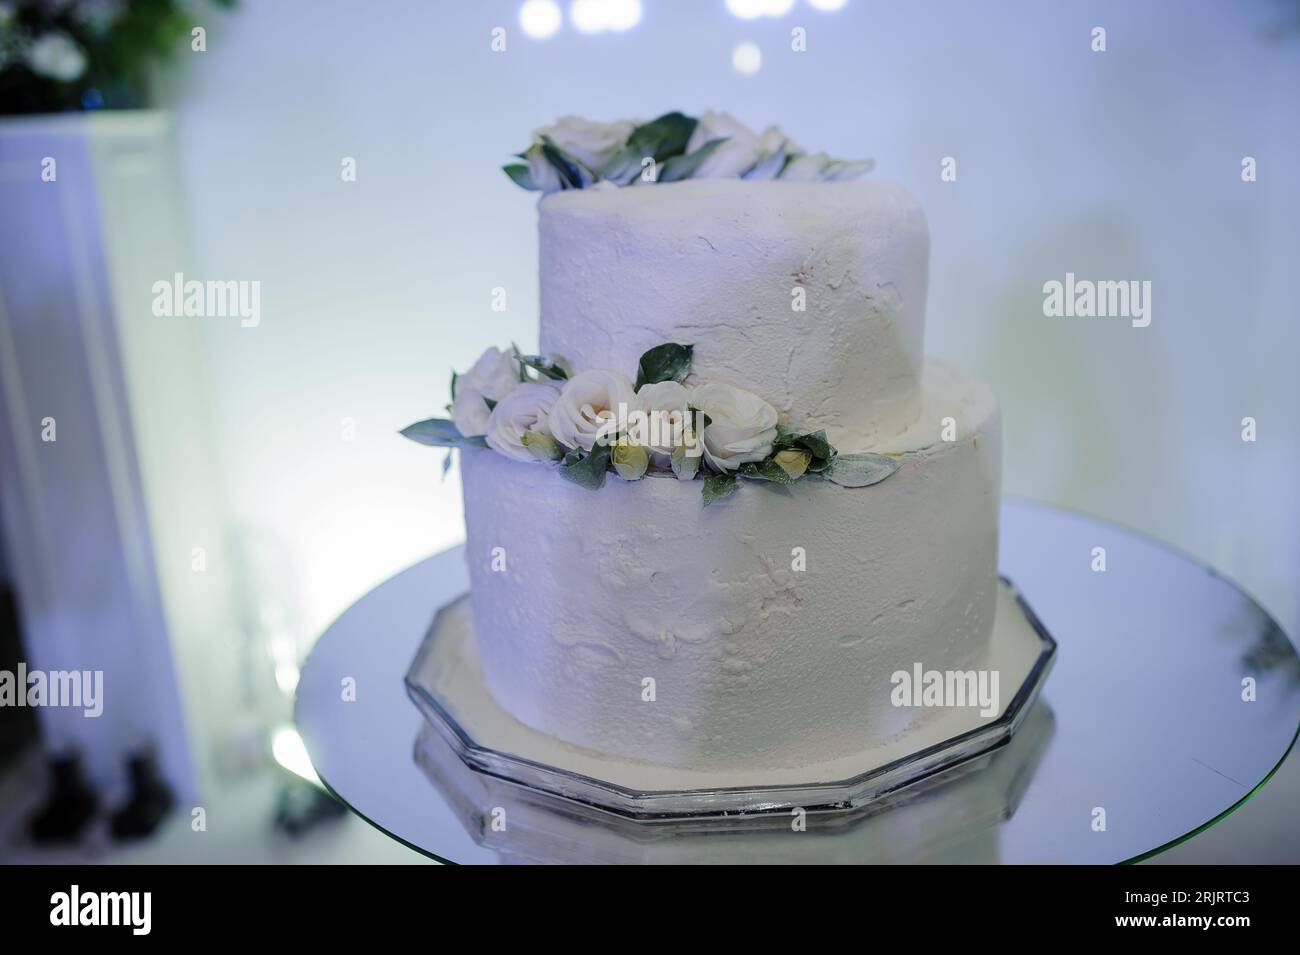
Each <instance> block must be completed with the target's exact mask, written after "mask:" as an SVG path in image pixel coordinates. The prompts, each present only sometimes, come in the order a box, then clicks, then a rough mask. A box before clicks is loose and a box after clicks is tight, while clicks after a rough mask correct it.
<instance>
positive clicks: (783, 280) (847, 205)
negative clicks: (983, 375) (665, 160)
mask: <svg viewBox="0 0 1300 955" xmlns="http://www.w3.org/2000/svg"><path fill="white" fill-rule="evenodd" d="M929 257H930V240H929V232H928V229H927V227H926V223H925V216H924V214H923V213H922V212H921V208H920V206H919V205H917V203H916V202H915V201H914V200H913V199H912V197H911V196H910V195H908V193H907V192H906V190H904V189H903V188H902V187H901V186H900V185H898V184H896V183H889V182H830V183H827V182H811V183H805V182H780V181H776V182H749V181H745V180H727V179H709V180H687V181H684V182H675V183H658V184H655V185H653V186H646V187H635V186H634V187H630V188H621V189H615V188H610V189H583V190H571V191H565V192H557V193H553V194H551V195H549V196H547V197H546V198H545V199H543V200H542V203H541V346H542V351H543V352H546V353H558V354H560V355H563V356H564V357H565V358H567V359H568V360H569V361H570V363H571V364H572V365H573V366H574V367H575V368H617V369H622V370H625V371H634V370H635V369H636V366H637V361H638V359H639V358H640V356H641V354H642V353H643V352H645V351H646V350H647V349H649V348H651V347H653V346H655V345H659V344H662V343H663V342H668V341H676V342H682V343H688V344H693V345H694V346H695V360H694V364H693V369H694V371H695V373H696V374H697V375H698V376H699V377H700V378H702V379H707V380H714V381H726V382H730V383H732V384H735V385H739V386H741V387H743V388H747V389H749V390H750V391H753V392H754V393H756V394H758V395H761V396H762V397H763V398H765V399H766V400H767V401H769V402H771V403H772V404H773V405H774V406H775V407H776V408H777V409H778V410H779V411H782V412H785V413H787V414H788V415H789V423H790V425H791V426H793V427H804V428H823V429H825V430H826V432H827V435H828V437H829V438H830V440H831V442H832V443H833V444H835V445H836V446H838V447H839V448H840V449H841V450H842V451H859V450H867V449H869V448H871V447H872V446H874V445H875V444H877V443H878V442H880V441H882V440H886V439H888V438H889V437H891V436H893V435H897V434H899V433H901V432H902V431H904V430H905V429H906V428H907V427H908V426H909V425H911V424H912V423H913V422H915V421H916V419H917V416H918V415H919V414H920V409H921V387H920V373H921V364H922V340H923V337H924V333H925V293H926V282H927V271H928V268H929Z"/></svg>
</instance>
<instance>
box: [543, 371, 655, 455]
mask: <svg viewBox="0 0 1300 955" xmlns="http://www.w3.org/2000/svg"><path fill="white" fill-rule="evenodd" d="M634 398H635V395H634V394H633V392H632V382H631V381H629V380H628V377H627V375H624V374H623V373H622V372H617V371H584V372H580V373H579V374H577V375H574V376H573V377H572V378H570V379H569V380H568V381H566V382H565V383H564V387H563V388H562V389H561V391H560V397H559V399H558V400H557V401H556V402H555V406H554V407H553V408H551V414H550V417H549V418H548V419H547V426H548V427H549V428H550V430H551V436H552V437H554V438H555V440H556V441H558V442H560V444H562V445H564V446H565V447H568V448H582V450H584V451H590V450H591V449H592V447H593V446H594V445H595V444H596V442H597V439H603V440H608V439H609V438H612V437H613V436H614V433H615V432H616V430H617V428H618V423H619V422H618V414H619V406H620V405H622V406H623V408H624V410H625V411H627V410H630V409H631V408H632V402H633V400H634Z"/></svg>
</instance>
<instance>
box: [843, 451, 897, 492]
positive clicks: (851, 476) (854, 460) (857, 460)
mask: <svg viewBox="0 0 1300 955" xmlns="http://www.w3.org/2000/svg"><path fill="white" fill-rule="evenodd" d="M899 467H901V465H900V463H899V462H898V460H897V459H895V458H891V457H888V456H886V455H883V454H870V453H866V454H841V455H839V456H838V457H837V458H836V459H835V463H834V464H832V465H831V467H830V468H829V469H828V470H827V471H826V472H825V475H826V477H828V478H830V480H832V481H834V482H835V483H836V484H839V485H842V486H843V487H868V486H869V485H872V484H879V483H880V482H881V481H883V480H885V478H887V477H889V476H890V475H891V474H893V473H894V472H895V471H897V470H898V469H899Z"/></svg>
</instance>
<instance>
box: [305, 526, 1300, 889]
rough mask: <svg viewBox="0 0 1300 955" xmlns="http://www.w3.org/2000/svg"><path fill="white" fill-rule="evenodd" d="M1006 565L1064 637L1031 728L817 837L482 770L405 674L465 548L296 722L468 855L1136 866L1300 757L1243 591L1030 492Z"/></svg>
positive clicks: (1286, 693)
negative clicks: (687, 821)
mask: <svg viewBox="0 0 1300 955" xmlns="http://www.w3.org/2000/svg"><path fill="white" fill-rule="evenodd" d="M1097 547H1104V548H1105V568H1106V569H1105V570H1094V566H1096V562H1095V560H1094V548H1097ZM1000 564H1001V568H1000V569H1001V572H1002V573H1003V574H1004V575H1006V576H1007V577H1008V578H1010V579H1011V580H1012V581H1014V583H1015V585H1016V587H1017V588H1018V589H1019V591H1020V592H1021V593H1023V594H1024V595H1025V597H1026V599H1027V600H1028V602H1029V603H1030V604H1031V605H1032V607H1033V609H1034V610H1035V611H1036V612H1037V615H1038V617H1039V618H1040V619H1041V621H1042V623H1043V625H1044V626H1045V628H1046V630H1047V631H1048V632H1050V634H1051V635H1052V637H1054V638H1055V640H1056V642H1057V644H1058V647H1057V651H1056V654H1055V656H1056V659H1055V661H1054V668H1053V669H1052V671H1051V673H1050V675H1049V676H1048V677H1047V679H1046V683H1045V685H1044V687H1043V689H1042V691H1041V694H1040V696H1039V698H1038V700H1037V701H1036V702H1035V703H1034V704H1033V705H1032V707H1031V708H1029V710H1028V712H1027V714H1026V715H1025V716H1024V718H1023V721H1022V722H1021V724H1020V726H1019V729H1018V731H1017V732H1016V734H1015V735H1014V736H1013V737H1011V738H1010V740H1009V741H1008V742H1006V744H1005V745H1003V746H1000V747H999V748H997V749H996V750H993V751H991V752H989V753H987V754H984V755H982V756H980V757H979V758H977V759H973V760H971V761H969V762H967V763H963V764H961V765H960V766H958V767H956V768H954V769H952V770H949V771H947V772H945V773H942V774H940V775H936V776H932V777H929V778H927V779H924V780H922V781H919V782H918V783H917V784H915V785H912V786H908V787H907V788H905V789H902V790H900V791H899V792H896V793H894V794H892V795H891V796H889V798H887V799H882V800H879V801H877V802H875V803H872V804H871V805H870V806H868V807H865V808H864V809H863V810H862V811H860V812H854V813H842V814H831V815H827V816H824V817H820V816H819V817H809V818H808V819H807V821H806V823H805V826H804V827H802V828H801V827H798V826H793V825H792V824H791V819H790V818H789V817H788V816H784V815H782V816H770V817H767V818H765V819H761V820H754V819H746V820H745V823H744V824H732V823H730V822H728V821H727V820H721V821H715V822H714V823H713V824H711V825H692V826H676V825H646V824H644V823H641V822H636V821H630V820H627V819H622V818H618V817H617V816H612V815H609V814H607V813H602V812H593V811H590V808H589V807H582V806H577V805H575V804H573V803H572V802H569V801H566V800H564V799H561V798H558V797H555V796H551V795H548V794H545V793H539V792H536V791H534V790H531V789H529V788H525V787H520V786H519V785H517V784H515V783H514V782H512V781H510V780H508V779H502V778H499V777H496V776H494V775H492V774H490V773H484V772H480V771H478V770H476V769H471V768H470V767H468V766H467V765H466V764H465V763H464V762H463V761H462V759H461V757H460V755H458V753H457V751H456V750H455V749H453V747H452V746H450V745H449V744H448V742H447V741H446V739H445V738H444V736H443V735H442V734H440V733H438V732H435V731H434V729H433V727H432V726H431V725H430V724H429V723H427V722H426V721H425V720H424V718H423V717H422V716H421V713H420V711H419V710H418V709H417V708H416V706H415V705H414V704H413V703H412V702H411V700H410V699H408V697H407V694H406V690H405V688H404V686H403V677H404V675H405V674H406V672H407V668H408V667H409V666H410V664H411V661H412V658H413V657H414V656H415V655H416V652H417V650H418V649H419V647H420V645H421V643H422V641H423V640H424V638H425V635H426V633H427V632H428V630H429V627H430V623H431V621H432V619H433V617H434V614H435V613H436V612H437V611H438V610H439V609H440V608H441V607H443V606H445V605H447V604H449V603H450V602H452V601H453V600H454V599H455V598H457V597H458V596H459V595H461V594H463V593H464V592H465V590H466V589H467V587H468V575H467V573H466V570H465V567H464V561H463V558H462V555H461V551H460V548H454V549H452V550H449V551H445V552H443V553H441V554H438V555H436V556H434V557H431V558H429V559H427V560H425V561H422V562H420V563H418V564H416V565H415V566H413V567H411V568H409V569H407V570H405V571H403V572H402V573H400V574H397V575H396V576H394V577H392V578H390V579H389V580H387V581H385V582H384V583H383V584H381V585H379V586H378V587H376V588H375V589H374V590H372V591H371V592H370V593H368V594H367V595H365V596H364V597H363V598H361V600H359V601H358V602H357V603H356V604H354V605H353V606H352V607H351V608H349V609H348V610H347V611H346V612H345V613H344V614H343V615H342V616H340V617H339V619H338V620H337V621H336V622H335V623H334V624H333V625H332V626H331V627H330V628H329V629H328V630H327V631H326V632H325V633H324V634H323V635H322V636H321V638H320V640H319V641H318V642H317V644H316V646H315V648H314V649H313V650H312V652H311V654H310V656H309V657H308V659H307V661H306V663H305V664H304V666H303V668H302V676H301V679H300V681H299V685H298V692H297V703H296V709H295V718H296V721H297V725H298V729H299V732H300V733H301V735H302V738H303V741H304V743H305V744H306V747H307V751H308V754H309V755H310V757H311V760H312V763H313V765H314V767H315V769H316V771H317V773H318V774H319V776H320V777H321V780H322V782H323V783H324V784H325V785H326V786H327V787H328V788H329V789H330V791H331V792H333V793H334V794H335V795H336V796H337V797H338V798H339V799H340V800H341V801H342V802H344V803H345V804H346V805H348V806H349V807H350V808H351V809H352V810H353V811H355V812H356V813H357V814H359V815H360V816H362V817H363V818H365V819H366V820H367V821H369V822H370V823H372V824H373V825H375V826H376V827H378V828H379V829H380V830H382V831H383V832H385V833H387V834H388V835H390V836H392V837H393V838H394V839H397V840H399V841H401V842H403V843H405V844H406V845H409V846H410V847H412V848H413V849H416V850H417V851H419V852H422V853H424V854H426V855H429V856H432V857H434V858H436V859H439V860H441V861H447V862H456V863H516V862H627V863H676V862H681V863H690V862H783V861H786V862H906V863H913V862H976V863H994V862H1002V863H1118V862H1129V861H1136V860H1140V859H1144V858H1148V857H1150V856H1153V855H1155V854H1156V853H1159V852H1161V851H1162V850H1165V849H1168V848H1170V847H1171V846H1174V845H1177V844H1179V843H1180V842H1183V841H1185V840H1187V839H1189V838H1191V837H1193V836H1195V835H1196V834H1197V833H1199V832H1201V831H1203V830H1204V829H1206V828H1208V827H1209V826H1212V825H1214V824H1215V823H1216V822H1218V821H1220V820H1221V819H1223V818H1224V817H1226V816H1227V815H1228V814H1229V813H1231V812H1233V810H1235V809H1236V808H1238V807H1239V806H1241V805H1242V804H1243V803H1245V802H1246V800H1247V799H1249V797H1250V796H1251V795H1252V794H1253V793H1254V792H1255V791H1256V790H1257V789H1258V788H1259V787H1260V786H1262V785H1264V783H1265V782H1266V781H1267V780H1268V779H1269V778H1270V776H1271V775H1272V774H1273V773H1274V771H1275V770H1276V769H1277V767H1278V766H1279V765H1281V763H1282V761H1283V760H1284V759H1285V758H1286V756H1287V754H1288V753H1289V752H1290V750H1291V747H1292V746H1293V744H1294V742H1295V739H1296V736H1297V732H1300V656H1298V655H1297V653H1296V650H1295V648H1294V647H1293V646H1292V644H1291V643H1290V642H1289V641H1288V639H1287V637H1286V635H1285V634H1284V633H1283V632H1282V630H1281V629H1280V628H1279V627H1278V625H1277V624H1276V622H1274V621H1273V619H1272V618H1271V617H1270V616H1269V615H1268V614H1267V613H1266V612H1265V611H1264V610H1263V609H1262V608H1261V607H1260V606H1259V605H1258V604H1257V603H1255V601H1253V600H1252V599H1251V598H1250V597H1248V596H1247V595H1246V594H1244V593H1243V592H1242V591H1241V590H1240V589H1239V588H1237V587H1236V586H1235V585H1233V584H1232V583H1231V582H1229V581H1227V580H1225V579H1224V578H1222V577H1220V576H1218V575H1217V574H1215V573H1214V572H1213V571H1212V570H1209V569H1207V568H1205V567H1204V566H1202V565H1200V564H1197V563H1196V562H1195V561H1193V560H1191V559H1189V558H1188V557H1186V556H1184V555H1182V554H1179V553H1177V552H1175V551H1173V550H1171V549H1169V548H1168V547H1166V546H1164V545H1162V544H1160V543H1158V542H1155V541H1153V540H1151V539H1149V538H1146V537H1143V536H1141V535H1139V534H1136V533H1134V532H1132V531H1129V530H1126V529H1123V528H1120V527H1117V526H1115V525H1113V524H1108V523H1105V522H1103V521H1099V520H1096V519H1094V518H1090V517H1086V516H1083V515H1079V514H1074V513H1069V512H1066V511H1061V510H1058V509H1055V508H1051V507H1048V506H1045V505H1040V504H1033V503H1029V502H1023V501H1014V500H1008V501H1006V502H1004V505H1003V511H1002V526H1001V557H1000ZM738 822H739V821H737V823H738Z"/></svg>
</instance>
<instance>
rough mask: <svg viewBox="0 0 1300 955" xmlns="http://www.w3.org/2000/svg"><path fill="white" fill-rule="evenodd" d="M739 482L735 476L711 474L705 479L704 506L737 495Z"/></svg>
mask: <svg viewBox="0 0 1300 955" xmlns="http://www.w3.org/2000/svg"><path fill="white" fill-rule="evenodd" d="M738 486H739V482H738V481H737V480H736V475H734V474H710V475H708V476H707V477H706V478H705V479H704V506H705V507H708V506H709V505H710V504H713V503H715V502H717V501H723V500H726V499H727V498H729V497H731V495H733V494H735V493H736V488H737V487H738Z"/></svg>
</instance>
